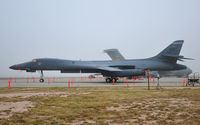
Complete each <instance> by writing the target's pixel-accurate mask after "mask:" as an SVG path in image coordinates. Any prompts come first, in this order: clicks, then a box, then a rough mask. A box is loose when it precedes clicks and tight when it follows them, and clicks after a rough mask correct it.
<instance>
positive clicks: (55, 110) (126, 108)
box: [0, 87, 200, 125]
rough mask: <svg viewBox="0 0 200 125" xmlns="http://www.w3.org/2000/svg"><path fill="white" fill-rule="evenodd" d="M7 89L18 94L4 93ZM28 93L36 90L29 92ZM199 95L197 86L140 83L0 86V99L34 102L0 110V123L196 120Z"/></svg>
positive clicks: (199, 114) (198, 118)
mask: <svg viewBox="0 0 200 125" xmlns="http://www.w3.org/2000/svg"><path fill="white" fill-rule="evenodd" d="M11 93H13V94H16V93H17V94H18V95H20V96H17V97H16V96H5V94H11ZM24 93H27V94H28V93H29V96H26V98H23V97H21V96H22V95H26V94H24ZM30 93H40V94H37V95H36V96H35V95H34V94H33V96H30ZM41 93H48V94H49V95H51V96H48V94H47V95H45V96H44V94H41ZM54 93H55V94H54ZM56 93H61V94H56ZM63 93H66V95H65V94H63ZM3 94H4V96H2V95H3ZM199 97H200V88H197V89H190V88H186V89H165V88H164V89H161V90H155V89H154V90H150V91H148V90H146V88H144V87H134V88H131V87H129V88H126V87H88V88H86V87H83V88H70V89H68V88H31V89H24V88H12V89H10V90H8V89H0V100H1V102H4V103H6V102H23V101H29V102H32V104H34V106H32V107H29V108H28V109H27V110H25V112H14V113H13V112H11V111H12V110H13V109H6V110H0V114H3V115H8V116H9V117H4V118H3V117H2V118H0V124H71V125H76V124H199V123H200V98H199ZM10 113H12V115H9V114H10Z"/></svg>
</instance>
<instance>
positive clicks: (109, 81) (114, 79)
mask: <svg viewBox="0 0 200 125" xmlns="http://www.w3.org/2000/svg"><path fill="white" fill-rule="evenodd" d="M117 80H118V78H106V82H107V83H112V82H113V81H114V83H116V82H117Z"/></svg>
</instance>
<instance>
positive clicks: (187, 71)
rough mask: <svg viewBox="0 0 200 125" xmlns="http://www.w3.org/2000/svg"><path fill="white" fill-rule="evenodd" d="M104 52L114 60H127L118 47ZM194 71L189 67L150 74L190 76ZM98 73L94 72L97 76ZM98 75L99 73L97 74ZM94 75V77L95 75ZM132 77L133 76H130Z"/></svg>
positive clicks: (156, 75) (152, 75)
mask: <svg viewBox="0 0 200 125" xmlns="http://www.w3.org/2000/svg"><path fill="white" fill-rule="evenodd" d="M104 53H107V54H108V56H109V57H110V58H111V59H112V60H125V58H124V56H123V55H122V54H121V53H120V52H119V50H118V49H106V50H104ZM191 73H192V70H191V69H190V68H189V67H187V68H186V69H182V70H172V71H151V72H150V76H151V77H155V78H161V77H188V76H189V75H190V74H191ZM95 75H96V74H94V76H95ZM97 75H98V74H97ZM94 76H93V77H94ZM129 78H130V79H131V78H132V77H129Z"/></svg>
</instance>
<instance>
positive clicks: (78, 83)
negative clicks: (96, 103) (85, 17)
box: [0, 77, 187, 87]
mask: <svg viewBox="0 0 200 125" xmlns="http://www.w3.org/2000/svg"><path fill="white" fill-rule="evenodd" d="M44 79H45V82H44V83H40V82H39V78H28V79H27V78H0V87H8V86H9V84H8V81H9V80H10V81H11V82H10V86H11V87H68V85H69V84H68V82H69V81H70V87H90V86H91V87H98V86H102V87H103V86H127V79H126V78H120V80H118V82H117V83H114V84H113V83H106V82H105V79H104V78H102V77H97V78H93V79H90V78H88V77H66V78H64V77H56V78H53V77H51V78H44ZM184 79H185V78H161V79H160V80H159V84H160V86H174V87H176V86H177V87H179V86H185V85H186V82H187V80H185V82H184ZM157 83H158V80H157V79H156V78H155V80H153V78H152V79H151V80H150V86H157ZM128 86H147V79H140V80H138V79H136V80H135V82H134V80H128Z"/></svg>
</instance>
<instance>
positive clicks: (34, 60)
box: [29, 59, 37, 62]
mask: <svg viewBox="0 0 200 125" xmlns="http://www.w3.org/2000/svg"><path fill="white" fill-rule="evenodd" d="M29 62H37V60H36V59H32V60H31V61H29Z"/></svg>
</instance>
